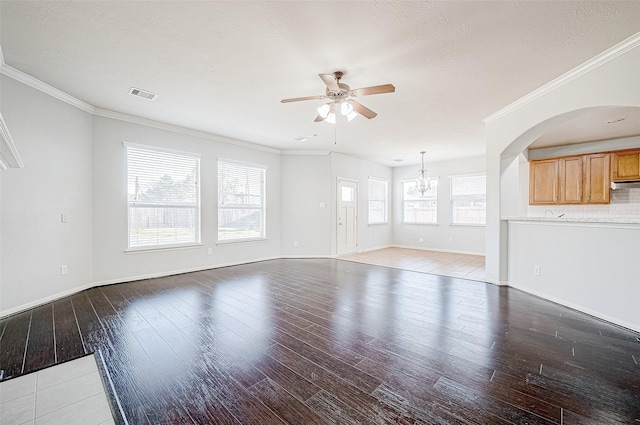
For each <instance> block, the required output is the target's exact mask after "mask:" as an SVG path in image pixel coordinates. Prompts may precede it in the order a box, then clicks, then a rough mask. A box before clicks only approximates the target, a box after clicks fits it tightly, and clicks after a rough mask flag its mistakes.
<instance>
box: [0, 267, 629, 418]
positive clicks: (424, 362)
mask: <svg viewBox="0 0 640 425" xmlns="http://www.w3.org/2000/svg"><path fill="white" fill-rule="evenodd" d="M558 284H562V282H558ZM0 335H1V336H0V346H1V350H0V369H1V370H2V373H3V377H2V379H5V380H6V379H11V378H13V377H16V376H20V375H22V374H26V373H29V372H32V371H36V370H38V369H41V368H44V367H47V366H50V365H53V364H56V363H61V362H65V361H67V360H70V359H74V358H77V357H79V356H82V355H84V354H85V353H91V352H99V354H100V355H101V356H102V358H104V361H105V364H106V369H107V371H108V374H109V375H110V379H111V381H112V382H113V386H114V388H115V390H116V394H117V396H118V399H119V401H120V404H121V405H122V409H123V411H124V413H125V415H126V417H127V419H128V422H129V423H130V424H154V425H155V424H168V423H176V424H194V423H195V424H238V423H242V424H283V423H286V424H388V423H392V424H466V423H473V424H512V423H516V424H640V366H639V365H638V363H639V362H640V344H639V343H638V342H636V338H637V337H638V334H636V333H633V332H631V331H628V330H625V329H622V328H619V327H617V326H614V325H612V324H609V323H606V322H603V321H600V320H597V319H594V318H592V317H590V316H587V315H585V314H581V313H579V312H576V311H574V310H571V309H568V308H564V307H562V306H559V305H557V304H554V303H551V302H548V301H545V300H542V299H539V298H536V297H533V296H530V295H528V294H525V293H523V292H520V291H517V290H514V289H508V288H501V287H497V286H493V285H488V284H484V283H481V282H475V281H468V280H462V279H455V278H448V277H442V276H436V275H429V274H424V273H418V272H410V271H403V270H397V269H389V268H385V267H379V266H371V265H366V264H358V263H353V262H347V261H341V260H328V259H327V260H323V259H314V260H311V259H310V260H273V261H265V262H259V263H253V264H247V265H241V266H234V267H226V268H221V269H214V270H208V271H203V272H197V273H189V274H183V275H178V276H171V277H166V278H159V279H152V280H146V281H140V282H132V283H125V284H118V285H111V286H104V287H99V288H94V289H91V290H88V291H84V292H81V293H79V294H76V295H74V296H71V297H68V298H64V299H61V300H58V301H56V302H53V303H50V304H47V305H44V306H41V307H38V308H34V309H32V310H30V311H26V312H23V313H20V314H16V315H14V316H11V317H8V318H6V319H4V320H2V321H0Z"/></svg>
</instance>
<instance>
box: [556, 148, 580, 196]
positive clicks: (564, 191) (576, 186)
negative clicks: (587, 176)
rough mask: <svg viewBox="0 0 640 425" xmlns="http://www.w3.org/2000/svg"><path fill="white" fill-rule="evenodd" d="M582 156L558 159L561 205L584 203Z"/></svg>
mask: <svg viewBox="0 0 640 425" xmlns="http://www.w3.org/2000/svg"><path fill="white" fill-rule="evenodd" d="M583 163H584V158H583V157H582V156H572V157H567V158H559V159H558V171H559V175H558V178H559V183H560V197H559V199H558V203H560V204H581V203H582V193H583V190H582V181H583V179H584V176H583V168H584V167H583Z"/></svg>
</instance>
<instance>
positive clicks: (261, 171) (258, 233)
mask: <svg viewBox="0 0 640 425" xmlns="http://www.w3.org/2000/svg"><path fill="white" fill-rule="evenodd" d="M266 171H267V170H266V168H264V167H258V166H252V165H248V164H242V163H239V162H230V161H227V160H219V161H218V241H219V242H233V241H242V240H251V239H263V238H265V223H264V221H265V208H264V205H265V202H264V198H265V194H264V192H265V174H266Z"/></svg>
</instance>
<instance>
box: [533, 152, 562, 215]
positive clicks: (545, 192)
mask: <svg viewBox="0 0 640 425" xmlns="http://www.w3.org/2000/svg"><path fill="white" fill-rule="evenodd" d="M557 202H558V160H557V159H548V160H540V161H531V163H530V167H529V203H530V204H531V205H545V204H556V203H557Z"/></svg>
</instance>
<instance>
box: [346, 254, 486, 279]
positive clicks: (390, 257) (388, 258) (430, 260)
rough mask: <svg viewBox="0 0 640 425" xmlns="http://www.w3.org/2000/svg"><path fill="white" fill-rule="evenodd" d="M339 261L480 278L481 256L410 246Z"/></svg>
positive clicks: (354, 256)
mask: <svg viewBox="0 0 640 425" xmlns="http://www.w3.org/2000/svg"><path fill="white" fill-rule="evenodd" d="M340 259H341V260H348V261H356V262H358V263H366V264H374V265H377V266H386V267H393V268H396V269H404V270H411V271H416V272H424V273H431V274H437V275H441V276H451V277H460V278H463V279H469V280H479V281H483V280H484V277H485V271H484V256H483V255H470V254H454V253H450V252H440V251H426V250H422V249H409V248H383V249H377V250H375V251H367V252H361V253H358V254H353V255H346V256H344V257H340Z"/></svg>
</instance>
